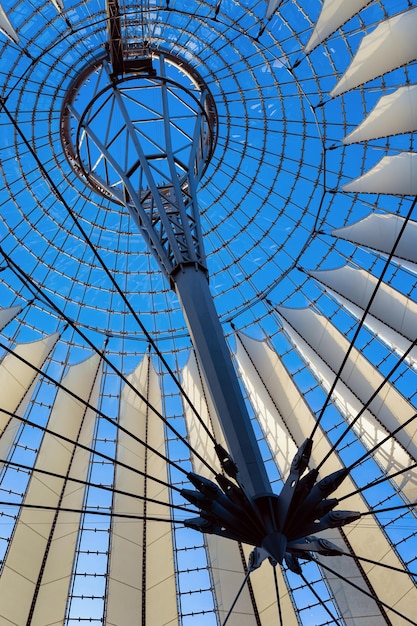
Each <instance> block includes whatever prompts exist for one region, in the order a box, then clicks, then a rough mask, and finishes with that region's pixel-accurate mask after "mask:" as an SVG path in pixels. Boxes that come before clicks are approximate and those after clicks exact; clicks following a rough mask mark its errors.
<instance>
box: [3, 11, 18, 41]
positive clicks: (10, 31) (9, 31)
mask: <svg viewBox="0 0 417 626" xmlns="http://www.w3.org/2000/svg"><path fill="white" fill-rule="evenodd" d="M0 31H2V32H3V33H4V34H5V35H6V37H8V38H9V39H10V40H11V41H13V42H14V43H19V36H18V34H17V33H16V31H15V29H14V28H13V26H12V24H11V22H10V20H9V18H8V17H7V13H6V11H5V10H4V9H3V7H2V6H1V5H0Z"/></svg>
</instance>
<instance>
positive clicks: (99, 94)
mask: <svg viewBox="0 0 417 626" xmlns="http://www.w3.org/2000/svg"><path fill="white" fill-rule="evenodd" d="M147 55H148V56H147V57H146V61H147V64H148V65H147V66H145V69H143V68H141V67H139V69H138V70H136V71H134V70H131V71H130V73H128V74H127V75H125V76H123V77H121V78H117V77H115V76H114V74H113V73H112V68H111V66H110V65H109V61H108V60H107V59H105V58H104V59H103V60H102V61H101V62H97V61H96V62H95V63H93V65H92V66H89V67H87V68H85V69H84V70H83V71H82V72H81V74H80V76H79V77H78V78H77V79H76V80H75V81H74V84H73V85H72V86H71V88H70V89H69V91H68V94H67V97H66V98H65V100H64V103H63V107H62V118H61V128H62V131H61V132H62V145H63V148H64V151H65V153H66V155H67V158H68V159H69V161H70V163H71V164H72V166H73V167H74V169H75V171H76V172H79V173H81V174H82V175H83V176H84V179H86V180H87V181H88V182H89V183H90V184H91V185H92V187H93V188H94V189H95V190H96V191H98V193H99V194H103V195H104V196H105V197H107V198H110V199H112V200H114V201H116V202H120V199H119V194H118V193H117V191H119V192H120V189H119V187H120V174H119V171H116V169H115V168H117V169H118V166H119V165H120V164H119V159H120V154H123V155H124V163H123V165H122V167H121V169H122V171H123V172H126V178H127V179H128V180H129V182H130V183H131V184H133V186H134V188H135V191H136V192H137V195H138V196H139V197H141V196H145V195H146V194H147V193H149V185H145V187H144V189H143V190H142V191H141V190H140V189H139V188H138V186H141V185H140V184H139V182H138V179H142V178H143V177H144V174H143V172H142V169H141V165H140V160H139V157H138V154H137V151H136V150H135V142H136V141H139V144H140V146H141V150H142V152H143V158H144V159H145V160H146V162H147V165H148V167H149V168H150V170H153V171H154V172H155V174H154V181H155V183H156V185H157V186H158V187H164V186H165V187H168V186H171V185H170V180H171V178H172V176H173V172H175V176H176V177H178V179H179V180H180V181H183V182H180V184H181V186H183V187H184V188H186V187H187V186H188V182H187V173H188V170H191V171H192V172H193V176H194V178H196V180H197V181H198V179H199V178H201V176H202V175H203V174H204V172H205V170H206V168H207V165H208V163H209V162H210V158H211V156H212V153H213V150H214V146H215V143H216V126H217V120H216V117H217V116H216V107H215V103H214V101H213V98H212V96H211V94H210V91H209V90H208V88H207V86H206V85H205V83H204V81H203V79H202V78H201V77H200V76H199V75H198V73H197V72H196V71H195V69H193V68H192V67H191V66H189V65H188V64H187V63H186V62H185V61H184V60H181V59H176V58H175V57H173V55H171V54H164V53H162V52H161V53H158V52H155V53H154V52H152V50H151V49H148V50H147ZM142 63H144V61H142ZM155 68H158V69H155ZM77 101H80V102H81V103H82V106H83V107H84V108H83V110H80V111H77ZM197 125H199V126H201V129H200V128H198V126H197ZM93 137H94V138H95V139H96V143H94V140H93ZM196 142H198V144H199V149H198V150H195V148H194V147H193V146H194V144H195V143H196ZM171 152H172V155H173V159H172V160H173V162H172V164H171V165H170V163H169V159H168V154H170V153H171ZM132 153H133V155H132ZM102 162H104V164H102V165H101V168H100V166H99V164H100V163H102ZM99 168H100V169H99ZM100 170H101V175H100ZM145 178H146V177H145Z"/></svg>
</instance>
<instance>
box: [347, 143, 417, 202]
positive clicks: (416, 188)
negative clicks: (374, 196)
mask: <svg viewBox="0 0 417 626" xmlns="http://www.w3.org/2000/svg"><path fill="white" fill-rule="evenodd" d="M343 191H353V192H357V193H388V194H393V195H400V196H403V195H406V196H413V195H416V194H417V153H415V152H401V153H400V154H397V155H395V156H390V157H389V156H386V157H383V158H382V159H381V160H380V161H379V163H377V165H375V167H373V168H372V169H371V170H369V172H366V174H364V175H363V176H360V177H359V178H356V179H355V180H353V181H352V182H350V183H348V184H347V185H343Z"/></svg>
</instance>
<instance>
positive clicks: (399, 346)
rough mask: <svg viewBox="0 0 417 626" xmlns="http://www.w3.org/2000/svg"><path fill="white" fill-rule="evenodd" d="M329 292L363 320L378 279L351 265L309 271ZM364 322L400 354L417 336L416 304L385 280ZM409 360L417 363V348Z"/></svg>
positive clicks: (411, 353)
mask: <svg viewBox="0 0 417 626" xmlns="http://www.w3.org/2000/svg"><path fill="white" fill-rule="evenodd" d="M309 275H310V276H312V277H313V278H314V279H315V280H317V281H318V282H319V283H320V284H322V285H324V286H325V287H327V288H328V291H329V293H330V294H331V295H332V296H333V297H334V298H335V299H337V300H338V301H339V302H340V303H341V304H342V305H343V306H344V307H345V308H347V309H348V310H350V311H351V312H352V314H353V315H354V316H355V317H356V318H358V319H361V318H362V316H363V312H364V310H365V309H366V307H367V306H368V303H369V301H370V298H371V296H372V293H373V292H374V290H375V288H376V286H377V283H378V280H377V278H376V277H375V276H373V275H372V274H369V273H368V272H366V271H365V270H362V269H355V268H353V267H351V266H349V265H345V266H343V267H340V268H337V269H334V270H320V271H316V272H314V271H313V272H309ZM365 325H366V326H367V327H368V328H370V329H371V330H372V331H373V332H374V333H375V334H377V335H378V336H379V337H380V338H381V339H382V340H383V341H384V342H385V343H386V344H388V345H389V346H390V347H391V348H392V349H393V350H395V351H396V352H398V353H399V354H404V352H406V350H407V349H408V348H409V347H410V344H411V343H412V342H413V341H415V339H416V338H417V303H416V302H414V301H413V300H411V299H410V298H407V297H406V296H405V295H404V294H402V293H401V292H399V291H397V290H396V289H394V288H393V287H391V286H390V285H388V284H386V283H381V284H380V285H379V287H378V290H377V291H376V295H375V297H374V300H373V302H372V305H371V307H370V310H369V313H368V315H367V316H366V318H365ZM406 361H407V362H409V363H417V348H413V350H412V351H411V352H410V354H409V356H408V358H406Z"/></svg>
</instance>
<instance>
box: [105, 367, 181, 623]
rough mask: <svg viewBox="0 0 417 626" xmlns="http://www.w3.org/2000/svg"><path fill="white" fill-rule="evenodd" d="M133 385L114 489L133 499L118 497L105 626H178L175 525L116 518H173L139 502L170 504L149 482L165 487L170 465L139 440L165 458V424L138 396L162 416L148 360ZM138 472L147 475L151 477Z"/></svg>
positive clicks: (126, 396)
mask: <svg viewBox="0 0 417 626" xmlns="http://www.w3.org/2000/svg"><path fill="white" fill-rule="evenodd" d="M128 381H129V382H130V383H131V385H133V387H134V389H132V388H131V387H129V386H128V385H126V386H125V387H124V388H123V391H122V394H121V401H120V415H119V423H120V426H121V427H123V429H124V430H121V429H119V431H118V441H117V452H116V460H117V464H116V471H115V489H118V490H121V491H124V492H127V493H131V494H132V496H129V495H125V494H121V493H117V492H116V493H115V494H114V501H113V512H114V513H115V514H116V517H114V519H113V522H112V529H111V545H112V551H111V556H110V565H109V581H108V593H107V606H106V615H107V621H106V623H107V624H108V626H110V625H112V626H116V625H117V626H124V625H125V624H134V623H139V622H140V623H141V619H142V617H143V619H144V620H146V623H148V622H151V621H152V622H153V623H155V624H177V622H178V617H177V616H178V611H177V601H176V587H175V571H174V562H173V558H174V557H173V544H172V535H171V525H170V524H169V523H168V521H167V522H157V521H151V520H147V521H146V522H144V520H143V519H137V520H131V521H129V523H126V520H124V519H123V518H120V517H119V518H118V517H117V514H118V513H119V514H129V515H133V516H138V518H141V517H143V516H144V515H145V514H146V515H148V516H151V517H152V516H155V517H158V518H163V519H166V520H168V519H169V517H170V511H169V507H168V506H163V505H159V504H156V503H152V502H147V503H146V505H145V503H144V500H143V499H140V497H139V498H138V497H135V495H137V496H145V495H146V497H147V498H149V499H151V498H155V499H157V500H158V501H162V502H166V503H169V493H168V489H167V487H166V486H165V485H162V484H159V483H157V482H155V481H153V480H151V478H150V477H151V476H157V477H158V478H159V479H160V480H161V481H163V482H165V483H166V482H167V481H168V476H167V468H166V463H165V461H164V460H163V459H161V458H160V457H159V456H158V455H157V454H156V453H155V452H152V451H150V450H147V449H146V448H145V446H144V445H143V443H140V441H138V440H142V441H143V442H146V441H147V443H148V445H149V446H150V447H152V448H154V449H155V450H158V451H160V453H161V454H165V437H164V424H163V422H162V420H161V419H160V418H159V417H158V416H157V415H156V414H155V413H154V412H153V411H152V410H151V409H150V408H149V407H148V406H147V405H146V403H145V402H144V401H143V400H142V399H141V398H140V397H139V396H138V395H137V393H135V391H134V390H137V391H139V393H141V394H142V396H143V397H145V398H146V399H147V400H148V401H149V403H150V404H151V406H152V407H154V408H155V409H156V410H157V411H158V412H161V411H162V399H161V391H160V388H159V380H158V375H157V373H156V371H155V369H154V367H153V364H152V361H151V358H150V357H149V356H148V357H146V358H144V359H143V360H142V361H141V363H140V364H139V366H138V367H137V368H136V370H135V371H134V372H133V373H132V374H131V375H130V376H129V377H128ZM128 433H131V434H132V435H133V437H136V438H137V439H135V438H133V437H132V436H130V434H128ZM121 463H123V464H124V465H120V464H121ZM130 468H131V469H130ZM138 472H146V473H147V474H148V477H145V476H141V475H140V474H139V473H138ZM143 611H145V613H143Z"/></svg>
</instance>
